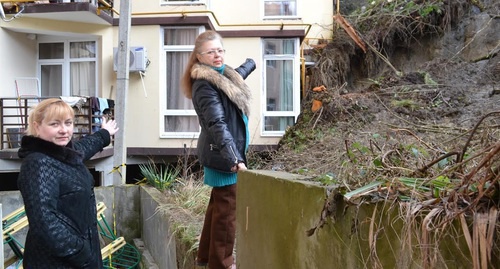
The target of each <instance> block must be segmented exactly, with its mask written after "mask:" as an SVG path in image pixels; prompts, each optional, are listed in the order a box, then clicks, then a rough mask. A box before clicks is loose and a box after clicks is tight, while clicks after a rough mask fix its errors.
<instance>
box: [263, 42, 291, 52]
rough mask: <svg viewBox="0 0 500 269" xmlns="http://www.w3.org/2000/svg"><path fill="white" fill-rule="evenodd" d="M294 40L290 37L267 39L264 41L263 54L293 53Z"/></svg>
mask: <svg viewBox="0 0 500 269" xmlns="http://www.w3.org/2000/svg"><path fill="white" fill-rule="evenodd" d="M294 44H295V42H294V40H292V39H284V40H283V39H281V40H273V39H269V40H266V41H265V54H266V55H272V54H292V55H293V54H295V45H294Z"/></svg>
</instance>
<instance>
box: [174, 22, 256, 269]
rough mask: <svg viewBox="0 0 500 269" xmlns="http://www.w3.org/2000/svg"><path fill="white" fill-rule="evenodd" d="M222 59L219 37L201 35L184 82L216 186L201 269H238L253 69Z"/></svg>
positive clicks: (208, 176) (202, 156) (208, 177)
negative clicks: (239, 202)
mask: <svg viewBox="0 0 500 269" xmlns="http://www.w3.org/2000/svg"><path fill="white" fill-rule="evenodd" d="M224 55H225V50H224V47H223V44H222V37H221V36H220V35H219V34H218V33H216V32H214V31H207V32H204V33H202V34H200V35H199V36H198V37H197V38H196V41H195V47H194V50H193V52H192V53H191V56H190V58H189V62H188V64H187V67H186V71H185V73H184V75H183V77H182V88H183V90H184V93H185V94H186V96H187V97H188V98H190V99H192V102H193V105H194V109H195V110H196V114H197V115H198V119H199V123H200V126H201V133H200V137H199V139H198V159H199V161H200V163H201V165H203V167H204V174H205V176H204V183H205V184H207V185H209V186H211V187H212V192H211V194H210V201H209V204H208V207H207V210H206V213H205V221H204V224H203V229H202V232H201V237H200V244H199V248H198V255H197V264H198V265H199V266H208V268H210V269H226V268H236V266H235V264H234V257H233V255H232V254H233V247H234V242H235V236H236V227H235V225H236V181H237V172H238V171H240V170H245V169H247V167H246V156H245V154H246V152H247V149H248V144H249V134H248V116H249V113H250V97H251V96H250V89H249V88H248V86H247V85H246V84H245V82H244V79H245V78H246V77H247V76H248V75H250V73H252V71H253V70H255V62H254V61H253V60H252V59H247V60H246V61H245V63H243V64H242V65H241V66H239V67H238V68H235V69H233V68H232V67H230V66H228V65H226V64H225V63H224Z"/></svg>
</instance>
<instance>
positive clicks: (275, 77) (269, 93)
mask: <svg viewBox="0 0 500 269" xmlns="http://www.w3.org/2000/svg"><path fill="white" fill-rule="evenodd" d="M292 63H293V62H292V61H291V60H266V102H267V104H266V107H267V111H293V65H292Z"/></svg>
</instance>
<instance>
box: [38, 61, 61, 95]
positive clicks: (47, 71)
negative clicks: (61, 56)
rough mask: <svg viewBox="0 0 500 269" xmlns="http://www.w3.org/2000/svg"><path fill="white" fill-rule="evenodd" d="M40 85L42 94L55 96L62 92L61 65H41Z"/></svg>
mask: <svg viewBox="0 0 500 269" xmlns="http://www.w3.org/2000/svg"><path fill="white" fill-rule="evenodd" d="M40 77H41V79H40V85H41V89H42V96H51V97H56V96H60V95H61V93H62V65H42V66H41V76H40Z"/></svg>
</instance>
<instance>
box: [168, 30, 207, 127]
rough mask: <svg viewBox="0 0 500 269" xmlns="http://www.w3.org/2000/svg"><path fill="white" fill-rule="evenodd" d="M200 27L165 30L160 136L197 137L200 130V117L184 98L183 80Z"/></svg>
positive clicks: (191, 104) (190, 103) (188, 100)
mask: <svg viewBox="0 0 500 269" xmlns="http://www.w3.org/2000/svg"><path fill="white" fill-rule="evenodd" d="M201 32H202V28H200V27H186V28H164V29H163V38H162V39H163V50H164V55H165V58H164V59H165V91H164V97H162V107H163V112H164V113H163V120H162V121H161V124H160V125H161V135H160V136H161V137H194V136H195V135H197V134H198V133H199V131H200V126H199V124H198V117H197V116H196V112H195V110H194V107H193V103H192V102H191V100H190V99H188V98H186V96H184V93H183V92H182V90H181V87H180V79H181V77H182V74H183V73H184V69H185V66H186V64H187V62H188V60H189V55H190V54H191V51H193V49H194V41H195V39H196V37H197V36H198V34H199V33H201Z"/></svg>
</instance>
